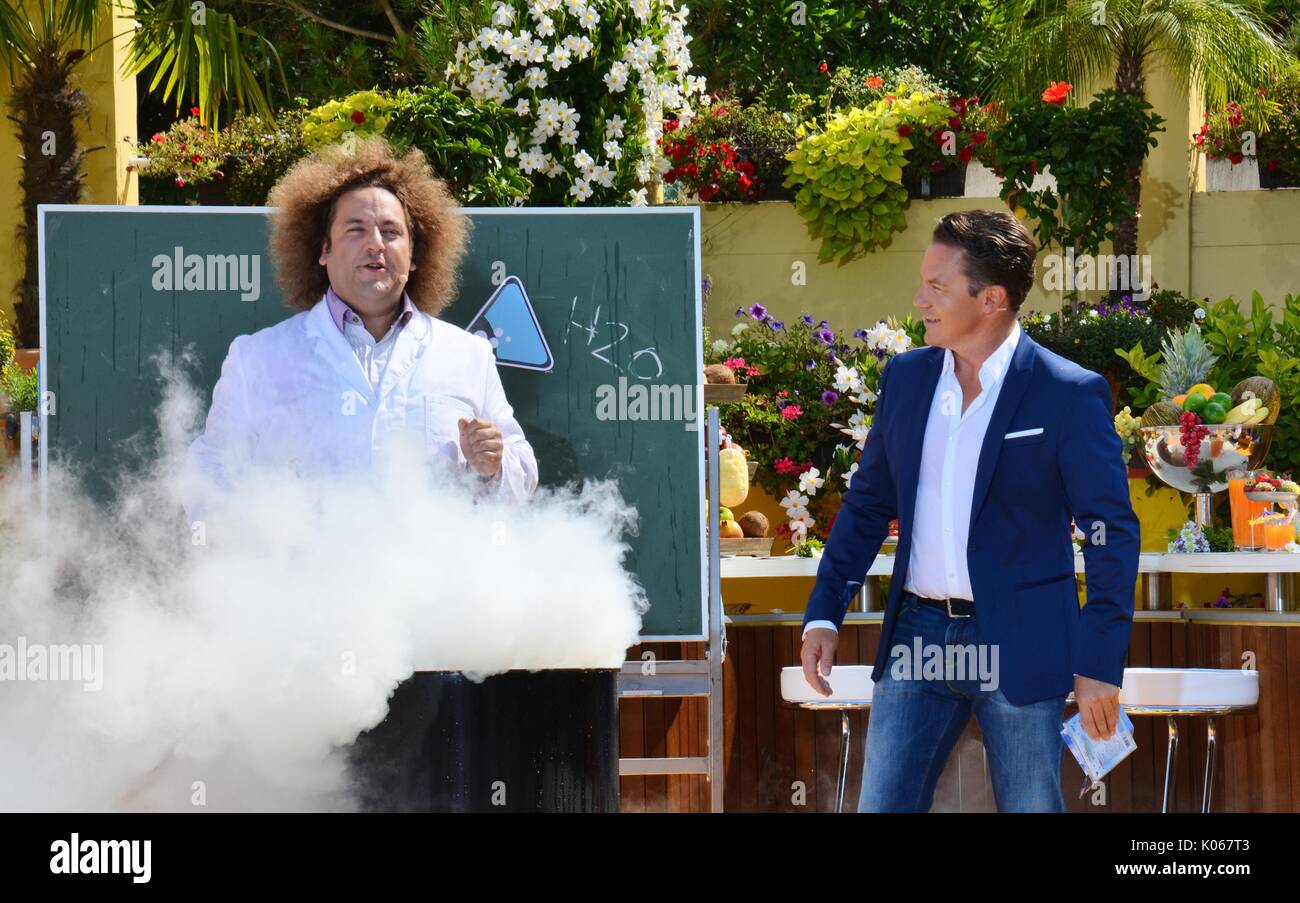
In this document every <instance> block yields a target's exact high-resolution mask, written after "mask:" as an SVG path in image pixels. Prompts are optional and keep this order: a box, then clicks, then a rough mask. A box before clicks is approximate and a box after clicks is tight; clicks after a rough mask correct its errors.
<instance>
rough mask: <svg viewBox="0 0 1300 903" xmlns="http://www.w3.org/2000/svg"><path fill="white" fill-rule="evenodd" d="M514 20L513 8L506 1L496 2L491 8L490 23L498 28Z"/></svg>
mask: <svg viewBox="0 0 1300 903" xmlns="http://www.w3.org/2000/svg"><path fill="white" fill-rule="evenodd" d="M514 21H515V9H514V7H513V6H511V5H510V4H508V3H498V4H497V5H496V7H495V8H494V9H493V10H492V24H493V25H495V26H497V27H498V28H505V27H506V26H507V25H510V24H513V23H514Z"/></svg>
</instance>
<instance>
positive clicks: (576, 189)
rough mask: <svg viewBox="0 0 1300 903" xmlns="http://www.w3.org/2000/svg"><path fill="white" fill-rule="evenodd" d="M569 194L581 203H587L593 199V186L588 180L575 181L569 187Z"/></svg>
mask: <svg viewBox="0 0 1300 903" xmlns="http://www.w3.org/2000/svg"><path fill="white" fill-rule="evenodd" d="M569 194H571V195H573V196H574V197H576V198H577V199H578V200H580V201H585V200H586V199H587V198H589V197H591V184H590V183H589V182H588V181H587V180H586V179H574V180H573V184H572V185H570V186H569Z"/></svg>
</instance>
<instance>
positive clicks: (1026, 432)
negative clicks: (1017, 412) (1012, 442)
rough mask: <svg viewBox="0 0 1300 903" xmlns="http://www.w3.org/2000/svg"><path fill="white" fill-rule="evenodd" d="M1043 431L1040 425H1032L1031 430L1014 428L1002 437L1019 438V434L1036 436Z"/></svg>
mask: <svg viewBox="0 0 1300 903" xmlns="http://www.w3.org/2000/svg"><path fill="white" fill-rule="evenodd" d="M1042 431H1043V428H1042V427H1041V426H1038V427H1034V428H1033V429H1032V430H1016V431H1015V432H1014V433H1007V434H1006V435H1005V436H1003V437H1002V438H1003V439H1019V438H1020V437H1021V436H1037V435H1038V434H1039V433H1041V432H1042Z"/></svg>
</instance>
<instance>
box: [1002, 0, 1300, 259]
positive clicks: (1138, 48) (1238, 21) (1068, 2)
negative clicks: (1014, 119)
mask: <svg viewBox="0 0 1300 903" xmlns="http://www.w3.org/2000/svg"><path fill="white" fill-rule="evenodd" d="M990 8H991V10H992V11H991V12H990V16H991V17H992V19H993V20H994V22H993V24H994V25H995V27H994V29H993V34H994V35H995V38H994V40H995V44H994V45H993V46H992V47H991V48H990V52H991V56H992V58H993V60H994V65H993V67H992V69H993V73H994V75H993V76H992V77H991V79H990V84H989V86H988V87H989V89H990V91H991V92H993V93H997V94H1000V95H1001V96H1003V97H1005V98H1007V99H1018V98H1026V97H1036V96H1038V94H1039V92H1041V91H1042V90H1043V89H1044V88H1045V87H1047V85H1048V84H1049V83H1051V82H1053V81H1062V80H1063V81H1068V82H1071V83H1073V84H1090V83H1093V82H1094V81H1096V80H1100V79H1103V78H1108V77H1110V76H1114V79H1115V90H1116V91H1117V92H1118V93H1120V94H1127V95H1130V96H1133V97H1137V98H1139V99H1142V100H1145V99H1146V79H1147V73H1148V71H1149V68H1150V66H1151V65H1152V64H1153V63H1156V62H1159V63H1162V64H1163V65H1164V66H1165V67H1167V69H1168V71H1169V72H1170V73H1171V74H1172V75H1173V76H1174V77H1175V78H1177V79H1179V80H1180V81H1182V82H1183V83H1185V84H1187V85H1189V86H1190V87H1193V88H1197V89H1199V90H1200V91H1201V92H1202V93H1203V95H1204V97H1205V99H1206V101H1207V103H1209V104H1212V105H1218V104H1222V103H1226V102H1227V101H1228V100H1231V99H1233V98H1235V97H1240V96H1241V95H1242V94H1244V93H1245V92H1247V91H1253V90H1254V89H1255V88H1257V87H1260V86H1263V85H1266V84H1267V83H1268V80H1269V78H1270V76H1271V75H1272V74H1274V73H1276V72H1279V71H1281V70H1283V69H1285V68H1287V67H1288V66H1291V65H1294V64H1295V60H1294V59H1292V58H1290V57H1289V56H1288V55H1287V54H1286V53H1285V51H1283V50H1282V49H1281V48H1280V47H1279V45H1278V44H1277V42H1276V41H1275V40H1274V38H1273V36H1272V35H1271V34H1270V32H1269V30H1268V29H1267V28H1266V27H1265V25H1264V24H1263V23H1262V21H1261V20H1260V17H1259V15H1258V14H1257V13H1256V12H1255V11H1254V9H1252V8H1251V7H1248V6H1246V5H1243V4H1242V3H1241V2H1240V0H1002V2H999V3H996V4H990ZM1141 175H1142V162H1141V158H1138V161H1137V163H1136V164H1135V165H1134V166H1133V167H1132V169H1131V170H1130V178H1129V184H1130V188H1129V201H1130V202H1131V204H1132V205H1133V211H1134V212H1133V215H1131V216H1125V217H1124V218H1123V219H1122V220H1121V221H1120V222H1119V223H1117V224H1116V238H1115V242H1114V250H1115V253H1116V254H1117V255H1131V254H1136V253H1137V229H1138V224H1137V217H1138V209H1139V205H1140V203H1141V185H1140V179H1141Z"/></svg>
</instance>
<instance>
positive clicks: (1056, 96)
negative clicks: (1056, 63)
mask: <svg viewBox="0 0 1300 903" xmlns="http://www.w3.org/2000/svg"><path fill="white" fill-rule="evenodd" d="M1073 88H1074V85H1072V84H1070V83H1069V82H1052V84H1051V85H1050V86H1049V87H1048V88H1047V90H1046V91H1044V92H1043V100H1045V101H1047V102H1048V103H1065V96H1066V95H1067V94H1069V93H1070V91H1071V90H1072V89H1073Z"/></svg>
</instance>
